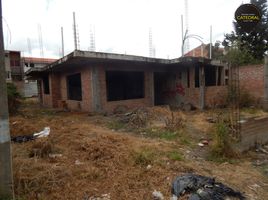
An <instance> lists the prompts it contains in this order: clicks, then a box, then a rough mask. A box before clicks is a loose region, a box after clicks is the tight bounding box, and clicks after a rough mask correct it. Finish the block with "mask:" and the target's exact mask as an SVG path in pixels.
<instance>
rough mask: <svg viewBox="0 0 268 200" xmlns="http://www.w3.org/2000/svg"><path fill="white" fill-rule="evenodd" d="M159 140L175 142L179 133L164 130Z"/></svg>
mask: <svg viewBox="0 0 268 200" xmlns="http://www.w3.org/2000/svg"><path fill="white" fill-rule="evenodd" d="M159 138H160V139H164V140H175V139H177V138H178V133H177V132H173V131H168V130H163V131H161V132H160V133H159Z"/></svg>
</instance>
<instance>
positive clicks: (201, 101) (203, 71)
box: [199, 66, 206, 110]
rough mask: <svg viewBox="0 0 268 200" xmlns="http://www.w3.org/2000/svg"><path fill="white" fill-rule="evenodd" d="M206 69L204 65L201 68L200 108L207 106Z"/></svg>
mask: <svg viewBox="0 0 268 200" xmlns="http://www.w3.org/2000/svg"><path fill="white" fill-rule="evenodd" d="M205 83H206V82H205V70H204V66H200V68H199V88H200V109H201V110H204V108H205Z"/></svg>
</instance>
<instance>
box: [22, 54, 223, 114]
mask: <svg viewBox="0 0 268 200" xmlns="http://www.w3.org/2000/svg"><path fill="white" fill-rule="evenodd" d="M26 75H27V77H28V78H29V79H37V80H38V83H39V95H40V101H41V103H42V104H43V105H44V106H48V107H55V108H68V109H70V110H81V111H87V112H100V111H105V112H113V111H114V110H115V109H116V108H117V107H118V106H125V107H126V108H135V107H141V106H154V105H170V106H174V107H181V106H183V105H185V104H191V105H192V106H194V107H196V108H200V109H203V108H205V107H206V106H208V107H209V106H215V105H220V104H222V103H223V101H224V99H223V96H224V94H225V92H226V86H225V77H224V76H225V73H224V66H221V65H215V64H211V61H210V60H209V59H206V58H196V57H182V58H179V59H172V60H168V59H156V58H147V57H141V56H131V55H122V54H110V53H98V52H89V51H77V50H76V51H74V52H72V53H70V54H69V55H67V56H65V57H63V58H61V59H59V60H57V61H56V62H54V63H52V64H49V65H47V66H45V67H43V68H40V69H32V70H30V71H28V73H27V74H26Z"/></svg>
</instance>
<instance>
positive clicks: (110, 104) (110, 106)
mask: <svg viewBox="0 0 268 200" xmlns="http://www.w3.org/2000/svg"><path fill="white" fill-rule="evenodd" d="M106 70H107V67H106V68H105V67H100V69H99V81H100V91H101V92H100V97H101V100H100V101H101V107H102V110H104V111H107V112H112V111H114V110H115V109H116V108H117V107H118V106H123V107H126V108H128V109H132V108H137V107H143V106H145V107H146V106H152V105H153V97H152V94H153V93H152V85H151V84H153V83H152V81H153V80H152V72H151V71H148V70H147V71H145V72H144V87H145V88H144V98H141V99H128V100H120V101H107V91H106V77H105V71H106ZM113 70H123V71H139V70H137V69H135V68H131V67H130V68H128V69H127V70H125V69H122V68H118V67H117V68H114V69H113Z"/></svg>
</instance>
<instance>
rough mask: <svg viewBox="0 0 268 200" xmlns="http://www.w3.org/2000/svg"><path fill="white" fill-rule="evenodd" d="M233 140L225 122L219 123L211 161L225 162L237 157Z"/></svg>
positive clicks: (216, 127)
mask: <svg viewBox="0 0 268 200" xmlns="http://www.w3.org/2000/svg"><path fill="white" fill-rule="evenodd" d="M232 141H233V139H232V138H231V136H230V129H229V127H228V125H227V124H226V123H224V122H219V123H217V124H216V126H215V139H214V144H213V145H212V148H211V152H210V155H209V156H210V160H216V161H225V160H226V159H228V158H235V157H237V153H236V152H235V151H234V150H233V148H232V145H231V143H232Z"/></svg>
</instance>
